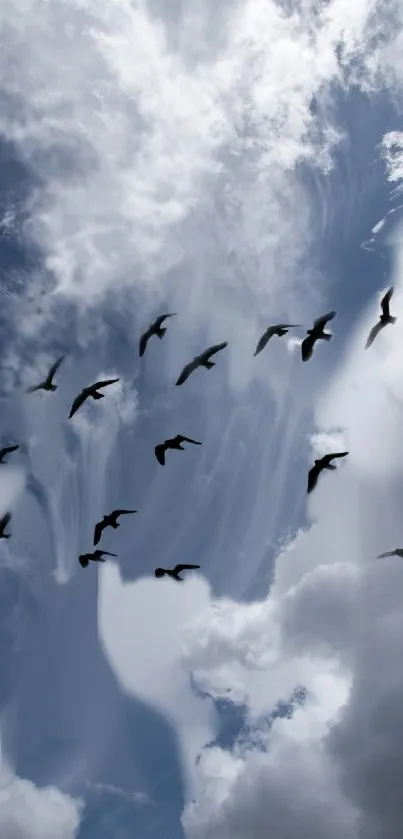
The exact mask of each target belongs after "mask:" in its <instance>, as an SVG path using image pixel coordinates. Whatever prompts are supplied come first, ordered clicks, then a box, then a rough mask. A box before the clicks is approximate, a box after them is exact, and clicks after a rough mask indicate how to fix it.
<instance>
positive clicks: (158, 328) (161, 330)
mask: <svg viewBox="0 0 403 839" xmlns="http://www.w3.org/2000/svg"><path fill="white" fill-rule="evenodd" d="M176 314H177V313H176V312H167V313H166V314H164V315H160V316H159V317H158V318H156V320H155V321H154V322H153V323H152V324H151V326H149V327H148V329H147V330H146V331H145V332H143V334H142V336H141V338H140V341H139V355H140V356H142V355H144V353H145V351H146V349H147V344H148V342H149V340H150V338H151V336H152V335H157V337H158V338H163V337H164V335H165V333H166V331H167V330H166V326H164V327H163V326H162V324H163V323H164V320H166V318H173V317H174V316H175V315H176Z"/></svg>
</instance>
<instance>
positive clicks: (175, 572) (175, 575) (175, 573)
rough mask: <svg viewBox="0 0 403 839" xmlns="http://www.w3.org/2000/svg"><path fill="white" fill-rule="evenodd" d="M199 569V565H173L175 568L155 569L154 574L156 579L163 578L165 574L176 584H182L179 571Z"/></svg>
mask: <svg viewBox="0 0 403 839" xmlns="http://www.w3.org/2000/svg"><path fill="white" fill-rule="evenodd" d="M196 568H200V565H175V568H156V569H155V571H154V574H155V576H156V577H163V576H164V574H166V575H167V576H168V577H171V578H172V579H173V580H177V582H178V583H183V577H180V576H179V575H180V573H181V571H193V570H194V569H196Z"/></svg>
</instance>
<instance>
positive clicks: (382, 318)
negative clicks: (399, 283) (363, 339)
mask: <svg viewBox="0 0 403 839" xmlns="http://www.w3.org/2000/svg"><path fill="white" fill-rule="evenodd" d="M393 291H394V288H393V286H391V288H390V289H389V291H387V292H386V294H385V295H384V297H382V300H381V309H382V314H380V315H379V320H378V323H376V324H375V326H373V327H372V329H371V332H370V333H369V335H368V338H367V343H366V344H365V349H366V350H367V349H368V347H370V346H371V344H373V343H374V341H375V338H376V336H377V335H378V333H379V332H381V330H382V329H385V326H387V325H388V323H396V318H394V317H393V316H392V315H391V314H390V312H389V303H390V301H391V299H392V295H393Z"/></svg>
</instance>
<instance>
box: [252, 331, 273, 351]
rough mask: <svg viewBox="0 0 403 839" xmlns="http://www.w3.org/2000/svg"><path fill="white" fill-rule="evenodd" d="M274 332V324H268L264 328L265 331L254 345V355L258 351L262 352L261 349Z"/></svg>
mask: <svg viewBox="0 0 403 839" xmlns="http://www.w3.org/2000/svg"><path fill="white" fill-rule="evenodd" d="M275 334H276V327H275V326H269V327H268V328H267V329H266V332H264V333H263V335H262V337H261V338H260V339H259V341H258V343H257V347H256V349H255V352H254V355H258V354H259V353H260V352H262V350H264V348H265V346H266V344H267V342H268V341H270V338H272V337H273V335H275Z"/></svg>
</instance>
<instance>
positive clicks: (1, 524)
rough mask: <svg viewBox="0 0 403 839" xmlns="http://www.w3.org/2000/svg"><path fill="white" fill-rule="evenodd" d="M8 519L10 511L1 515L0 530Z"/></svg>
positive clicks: (4, 527)
mask: <svg viewBox="0 0 403 839" xmlns="http://www.w3.org/2000/svg"><path fill="white" fill-rule="evenodd" d="M10 521H11V513H5V515H4V516H2V517H1V519H0V528H1V530H5V529H6V527H7V525H8V523H9V522H10Z"/></svg>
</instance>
